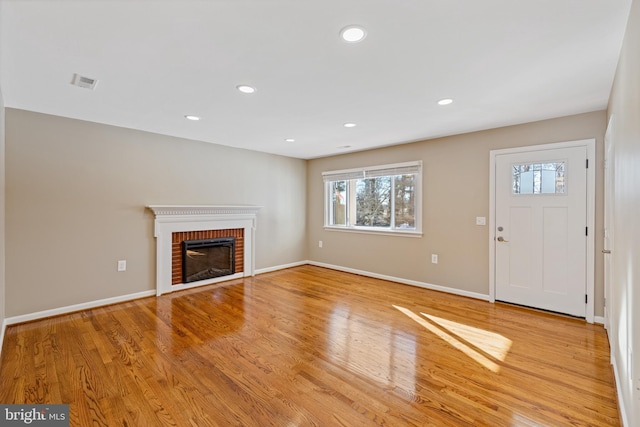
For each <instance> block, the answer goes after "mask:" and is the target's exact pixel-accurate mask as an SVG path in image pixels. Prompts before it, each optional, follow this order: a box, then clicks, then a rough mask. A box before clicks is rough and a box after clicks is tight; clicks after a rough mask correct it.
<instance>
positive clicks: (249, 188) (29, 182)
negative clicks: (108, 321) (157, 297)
mask: <svg viewBox="0 0 640 427" xmlns="http://www.w3.org/2000/svg"><path fill="white" fill-rule="evenodd" d="M6 161H7V168H6V184H7V188H6V203H7V210H6V225H7V232H6V248H7V257H6V261H7V264H6V301H7V311H6V316H7V317H10V316H18V315H26V314H32V313H37V312H40V311H44V310H49V309H56V308H60V307H66V306H70V305H75V304H81V303H88V302H92V301H98V300H102V299H106V298H113V297H118V296H126V295H130V294H135V293H138V292H142V291H147V290H152V289H155V275H156V271H155V268H156V266H155V238H154V235H153V232H154V230H153V229H154V216H153V213H152V212H151V211H150V210H148V209H146V208H145V206H147V205H153V204H160V205H162V204H174V205H181V204H203V205H204V204H211V205H234V204H237V205H258V206H262V208H261V209H260V211H259V213H258V221H257V231H256V259H255V264H256V269H258V270H259V269H265V268H271V267H276V266H280V265H287V264H290V263H295V262H300V261H303V260H305V259H306V241H305V227H306V224H305V219H306V216H305V209H306V206H305V203H306V199H305V191H306V161H304V160H299V159H292V158H287V157H282V156H276V155H270V154H265V153H258V152H254V151H248V150H241V149H236V148H231V147H226V146H222V145H214V144H209V143H203V142H197V141H191V140H185V139H180V138H174V137H169V136H163V135H158V134H152V133H147V132H141V131H135V130H131V129H124V128H118V127H114V126H107V125H101V124H96V123H90V122H84V121H79V120H74V119H68V118H61V117H56V116H50V115H45V114H39V113H35V112H28V111H23V110H17V109H6ZM118 260H127V271H125V272H117V261H118Z"/></svg>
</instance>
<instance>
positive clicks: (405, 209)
mask: <svg viewBox="0 0 640 427" xmlns="http://www.w3.org/2000/svg"><path fill="white" fill-rule="evenodd" d="M415 177H416V176H415V175H398V176H396V177H395V179H394V187H395V188H394V189H395V224H394V226H395V227H396V228H404V229H415V228H416V217H415V207H416V202H415Z"/></svg>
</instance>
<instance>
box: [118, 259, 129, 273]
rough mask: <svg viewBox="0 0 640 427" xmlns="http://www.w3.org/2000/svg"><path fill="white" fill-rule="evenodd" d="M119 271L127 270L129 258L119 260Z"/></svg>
mask: <svg viewBox="0 0 640 427" xmlns="http://www.w3.org/2000/svg"><path fill="white" fill-rule="evenodd" d="M118 271H127V260H126V259H121V260H119V261H118Z"/></svg>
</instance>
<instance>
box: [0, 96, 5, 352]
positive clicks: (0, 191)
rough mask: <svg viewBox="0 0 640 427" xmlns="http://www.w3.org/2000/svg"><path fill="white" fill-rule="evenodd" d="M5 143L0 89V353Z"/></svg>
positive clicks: (2, 297) (0, 350)
mask: <svg viewBox="0 0 640 427" xmlns="http://www.w3.org/2000/svg"><path fill="white" fill-rule="evenodd" d="M4 147H5V143H4V98H3V96H2V90H0V353H1V352H2V336H3V332H4V329H3V327H2V326H3V322H4V318H5V310H6V308H5V259H4V258H5V255H4V253H5V249H4V246H5V245H4V241H5V225H4V222H5V221H4V216H5V213H4V207H5V189H4V181H5V173H4V171H5V148H4Z"/></svg>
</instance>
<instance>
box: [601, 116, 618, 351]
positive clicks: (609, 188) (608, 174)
mask: <svg viewBox="0 0 640 427" xmlns="http://www.w3.org/2000/svg"><path fill="white" fill-rule="evenodd" d="M614 123H615V122H614V116H613V115H611V117H610V118H609V123H608V125H607V131H606V132H605V134H604V161H605V165H604V195H603V197H602V199H603V205H604V209H603V211H604V215H603V218H604V221H603V222H604V236H603V245H602V254H603V257H604V260H603V264H604V328H605V329H607V330H610V328H611V313H612V308H613V297H612V295H611V286H612V285H613V268H612V267H613V265H614V261H613V260H614V256H613V253H612V252H611V249H612V248H613V241H614V234H613V214H614V211H615V205H614V203H613V189H614V188H615V181H614V177H615V164H614V162H613V154H614V150H615V144H614V132H613V129H614V128H613V126H614ZM605 243H608V247H606V246H605ZM605 250H609V251H610V252H609V253H608V254H606V253H605ZM607 335H609V344H610V347H611V349H612V351H611V354H613V349H614V348H615V345H616V339H617V337H616V336H615V334H607Z"/></svg>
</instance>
